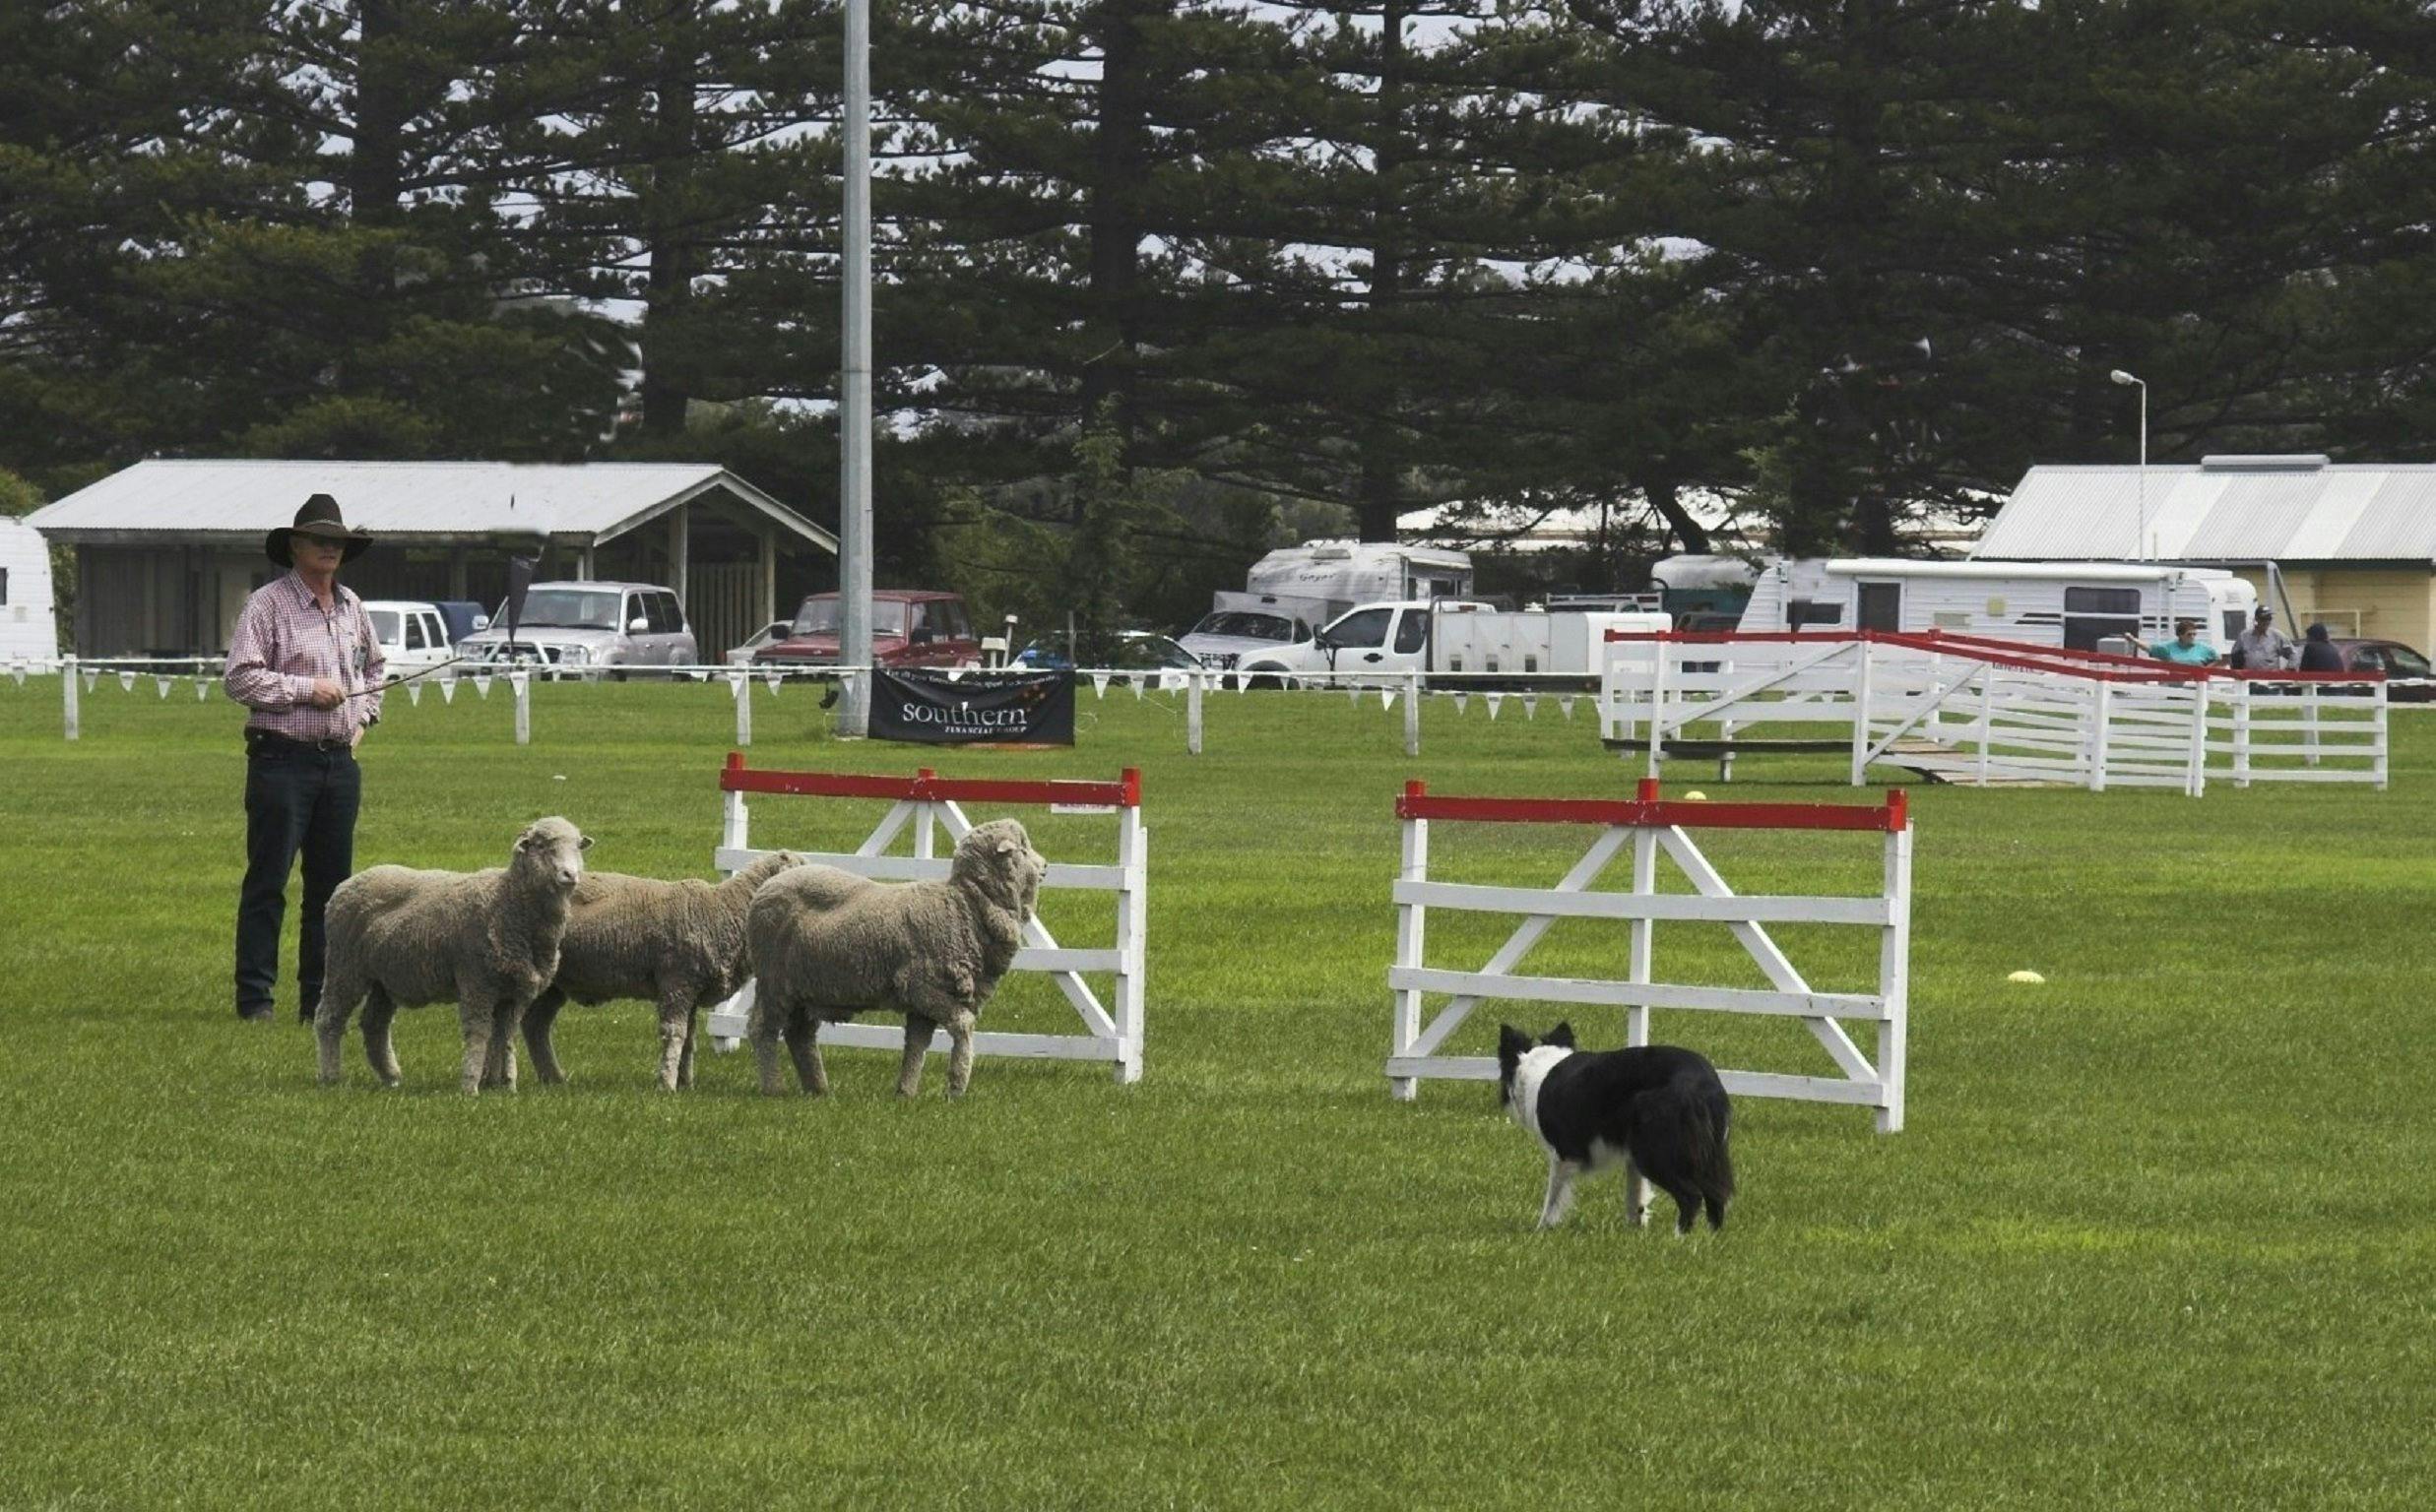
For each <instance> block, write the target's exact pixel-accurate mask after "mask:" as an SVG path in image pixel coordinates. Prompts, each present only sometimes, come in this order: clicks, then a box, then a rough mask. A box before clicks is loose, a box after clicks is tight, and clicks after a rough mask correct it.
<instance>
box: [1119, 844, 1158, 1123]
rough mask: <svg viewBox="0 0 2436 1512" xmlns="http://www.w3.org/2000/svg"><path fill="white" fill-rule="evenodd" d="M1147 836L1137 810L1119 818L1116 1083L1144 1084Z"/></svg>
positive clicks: (1148, 899) (1127, 1084) (1147, 891)
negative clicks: (1119, 881)
mask: <svg viewBox="0 0 2436 1512" xmlns="http://www.w3.org/2000/svg"><path fill="white" fill-rule="evenodd" d="M1149 851H1150V831H1149V830H1148V829H1146V828H1145V827H1144V826H1143V824H1142V811H1141V809H1139V808H1138V807H1136V808H1127V809H1122V810H1121V811H1120V812H1119V813H1118V816H1117V868H1118V870H1120V871H1122V873H1124V878H1123V881H1122V885H1121V886H1120V887H1119V888H1118V891H1117V1039H1118V1041H1119V1044H1118V1050H1117V1082H1118V1085H1120V1086H1131V1085H1132V1084H1133V1083H1135V1082H1138V1081H1140V1080H1141V1079H1142V987H1143V977H1145V975H1146V974H1147V967H1148V965H1149V962H1148V960H1147V956H1148V952H1147V950H1146V949H1145V948H1144V947H1145V945H1146V944H1147V940H1148V935H1147V931H1146V927H1145V926H1146V923H1147V919H1148V915H1149V910H1150V896H1149V894H1150V859H1149Z"/></svg>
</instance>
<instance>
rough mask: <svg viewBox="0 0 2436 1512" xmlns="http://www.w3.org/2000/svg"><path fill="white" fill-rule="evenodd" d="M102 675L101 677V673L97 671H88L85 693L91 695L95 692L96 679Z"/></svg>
mask: <svg viewBox="0 0 2436 1512" xmlns="http://www.w3.org/2000/svg"><path fill="white" fill-rule="evenodd" d="M100 675H101V674H100V673H99V672H96V671H92V670H90V669H89V670H87V672H86V673H85V691H86V692H88V693H91V692H92V691H93V685H94V680H95V679H96V678H97V677H99V676H100Z"/></svg>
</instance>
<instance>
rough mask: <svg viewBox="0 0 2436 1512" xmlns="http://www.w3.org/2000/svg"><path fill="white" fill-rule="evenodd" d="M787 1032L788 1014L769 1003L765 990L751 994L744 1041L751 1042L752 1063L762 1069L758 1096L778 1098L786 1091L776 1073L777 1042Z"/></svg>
mask: <svg viewBox="0 0 2436 1512" xmlns="http://www.w3.org/2000/svg"><path fill="white" fill-rule="evenodd" d="M786 1029H787V1012H786V1010H785V1009H783V1008H781V1007H779V1006H778V1004H777V1003H775V1002H773V1001H772V1000H771V997H770V993H769V990H768V989H767V988H766V987H765V988H763V989H762V990H761V991H759V992H756V993H754V994H753V1006H752V1014H751V1016H750V1017H749V1018H748V1019H746V1020H745V1024H744V1037H745V1038H746V1039H748V1040H751V1041H752V1042H753V1061H754V1063H755V1064H757V1065H758V1066H759V1067H760V1069H761V1092H762V1095H763V1096H765V1097H772V1098H775V1097H780V1096H782V1095H784V1094H785V1093H786V1091H787V1081H786V1078H785V1077H784V1076H782V1075H781V1074H780V1073H779V1069H778V1041H779V1037H780V1036H781V1035H783V1034H784V1033H785V1032H786Z"/></svg>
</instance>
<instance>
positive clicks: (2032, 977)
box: [2005, 972, 2047, 981]
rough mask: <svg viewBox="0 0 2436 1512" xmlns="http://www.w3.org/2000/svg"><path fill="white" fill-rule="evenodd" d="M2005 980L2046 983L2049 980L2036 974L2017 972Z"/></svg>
mask: <svg viewBox="0 0 2436 1512" xmlns="http://www.w3.org/2000/svg"><path fill="white" fill-rule="evenodd" d="M2005 979H2006V980H2007V981H2045V980H2046V979H2047V978H2046V977H2041V976H2039V975H2038V974H2037V973H2036V972H2016V973H2014V974H2013V975H2012V976H2010V977H2006V978H2005Z"/></svg>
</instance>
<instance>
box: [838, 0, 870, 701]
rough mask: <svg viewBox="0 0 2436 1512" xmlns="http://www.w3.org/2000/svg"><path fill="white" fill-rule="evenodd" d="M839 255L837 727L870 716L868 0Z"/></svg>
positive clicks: (852, 100) (851, 88)
mask: <svg viewBox="0 0 2436 1512" xmlns="http://www.w3.org/2000/svg"><path fill="white" fill-rule="evenodd" d="M842 129H843V131H844V132H845V136H846V164H845V177H846V185H845V187H846V209H845V227H844V229H845V241H846V247H845V251H846V261H845V266H844V268H843V269H842V270H841V282H842V283H843V284H845V290H844V309H843V311H842V312H841V313H842V315H843V319H842V321H841V324H842V325H843V326H844V328H845V329H844V330H843V331H842V332H841V333H840V334H841V336H842V337H843V340H844V345H845V348H846V349H845V354H844V363H843V366H842V370H841V372H840V373H839V382H838V471H839V478H838V533H837V534H838V564H837V565H838V580H837V588H838V608H839V610H840V614H839V618H840V620H841V623H840V624H839V626H838V629H839V632H840V634H839V636H838V661H839V662H841V663H842V664H844V665H847V666H855V667H861V668H863V669H864V670H863V671H862V672H861V673H860V674H858V675H856V676H854V677H851V678H849V679H847V681H846V684H845V686H844V688H843V689H842V694H843V696H842V698H841V699H840V701H839V704H838V711H837V732H838V733H839V734H841V735H846V736H850V737H851V736H860V735H865V734H867V733H869V731H870V721H871V684H872V682H873V680H874V678H873V675H872V672H871V4H870V0H846V119H845V121H844V123H843V126H842Z"/></svg>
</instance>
